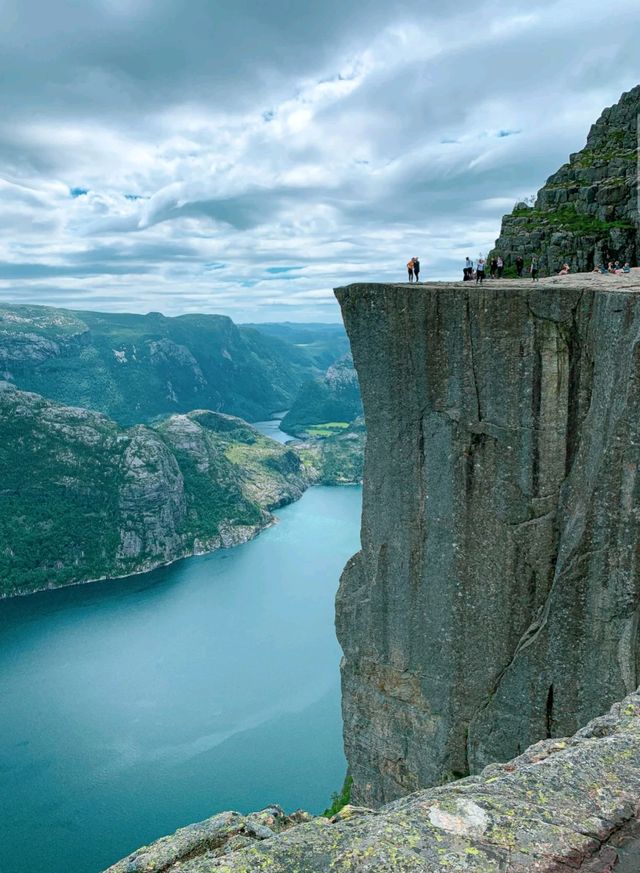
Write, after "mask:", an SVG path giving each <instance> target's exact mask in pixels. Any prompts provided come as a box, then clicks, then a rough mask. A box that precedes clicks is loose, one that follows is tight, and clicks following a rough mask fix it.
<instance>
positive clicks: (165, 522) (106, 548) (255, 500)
mask: <svg viewBox="0 0 640 873" xmlns="http://www.w3.org/2000/svg"><path fill="white" fill-rule="evenodd" d="M60 327H61V332H62V331H63V329H64V327H65V324H62V325H61V326H60ZM0 432H1V433H2V440H1V441H0V470H1V471H2V477H1V481H0V596H3V595H10V594H17V593H26V592H29V591H35V590H38V589H42V588H48V587H55V586H59V585H66V584H70V583H74V582H84V581H87V580H90V579H95V578H102V577H106V576H121V575H127V574H129V573H135V572H140V571H142V570H147V569H150V568H152V567H155V566H158V565H160V564H163V563H166V562H168V561H172V560H175V559H176V558H180V557H183V556H186V555H192V554H198V553H202V552H206V551H210V550H212V549H215V548H219V547H222V546H230V545H234V544H236V543H239V542H243V541H245V540H247V539H249V538H250V537H252V536H253V535H254V534H255V533H256V532H257V531H259V530H260V529H262V528H263V527H265V526H266V525H268V524H270V523H271V522H272V521H273V517H272V515H271V512H270V510H272V509H274V508H276V507H278V506H281V505H282V504H284V503H287V502H290V501H292V500H295V499H297V498H298V497H300V496H301V494H302V493H303V491H304V489H305V488H306V487H307V486H308V484H309V483H310V481H311V479H310V478H309V476H308V475H307V473H306V472H305V470H304V468H303V465H302V463H301V461H300V458H299V456H298V455H297V454H296V452H294V451H293V450H291V449H289V448H287V447H285V446H282V445H280V444H279V443H276V442H274V441H273V440H270V439H268V438H267V437H263V436H261V435H260V434H259V433H258V432H257V431H256V430H255V429H254V428H252V427H251V426H250V425H248V424H247V423H246V422H244V421H241V420H240V419H237V418H234V417H232V416H228V415H224V414H221V413H216V412H211V411H204V410H198V411H195V412H190V413H188V414H186V415H184V414H177V415H173V416H171V417H169V418H167V419H164V420H162V421H160V422H158V423H156V424H155V425H154V426H151V427H150V426H145V425H137V426H134V427H131V428H123V427H121V426H119V425H118V424H116V422H114V421H113V420H111V419H109V418H107V417H106V416H104V415H102V414H100V413H96V412H92V411H90V410H87V409H80V408H75V407H68V406H62V405H60V404H57V403H54V402H52V401H50V400H46V399H44V398H43V397H40V396H38V395H36V394H32V393H27V392H23V391H20V390H18V389H16V388H15V387H14V386H12V385H10V384H8V383H6V382H3V383H0Z"/></svg>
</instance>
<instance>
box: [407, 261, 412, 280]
mask: <svg viewBox="0 0 640 873" xmlns="http://www.w3.org/2000/svg"><path fill="white" fill-rule="evenodd" d="M407 273H408V274H409V281H410V282H413V258H411V260H410V261H408V262H407Z"/></svg>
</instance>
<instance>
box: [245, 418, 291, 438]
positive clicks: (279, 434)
mask: <svg viewBox="0 0 640 873" xmlns="http://www.w3.org/2000/svg"><path fill="white" fill-rule="evenodd" d="M286 414H287V413H286V412H277V413H274V417H273V418H272V419H270V420H269V421H254V422H253V425H252V426H253V427H255V429H256V430H258V431H260V433H261V434H263V435H264V436H268V437H271V439H272V440H276V442H278V443H288V442H289V440H294V439H296V437H294V436H291V434H290V433H285V432H284V431H283V430H280V425H281V424H282V419H283V418H284V417H285V415H286Z"/></svg>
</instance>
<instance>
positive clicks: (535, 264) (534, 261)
mask: <svg viewBox="0 0 640 873" xmlns="http://www.w3.org/2000/svg"><path fill="white" fill-rule="evenodd" d="M529 272H530V273H531V278H532V280H533V281H534V282H537V281H539V280H538V259H537V258H532V259H531V266H530V267H529Z"/></svg>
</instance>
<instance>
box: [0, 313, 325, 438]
mask: <svg viewBox="0 0 640 873" xmlns="http://www.w3.org/2000/svg"><path fill="white" fill-rule="evenodd" d="M314 372H315V366H314V364H313V362H312V361H311V359H310V358H309V356H308V355H307V354H306V353H305V352H304V350H302V349H298V348H296V347H295V346H293V345H291V344H288V343H285V342H283V341H282V340H280V339H278V338H275V337H271V336H268V335H267V334H265V333H262V332H258V331H255V330H252V329H250V328H238V327H237V326H236V325H235V324H234V323H233V322H232V321H231V320H230V319H229V318H225V317H223V316H219V315H183V316H179V317H177V318H166V317H165V316H163V315H161V314H160V313H153V312H152V313H149V314H148V315H131V314H126V313H125V314H115V313H113V314H108V313H99V312H71V311H67V310H60V309H53V308H51V307H44V306H9V305H0V378H3V379H5V380H6V381H10V382H12V383H14V384H15V385H16V386H17V387H18V388H21V389H23V390H26V391H34V392H36V393H38V394H42V395H43V396H45V397H49V398H50V399H52V400H56V401H58V402H60V403H65V404H71V405H74V406H84V407H86V408H87V409H93V410H96V411H98V412H103V413H105V414H106V415H109V416H110V417H111V418H113V419H115V420H116V421H118V422H119V423H120V424H137V423H141V422H148V421H151V420H153V419H154V418H156V417H158V416H161V415H167V414H171V413H173V412H188V411H189V410H191V409H197V408H201V407H205V408H209V409H215V410H218V411H222V412H228V413H233V414H235V415H239V416H241V417H243V418H247V419H252V420H259V419H261V418H266V417H268V416H269V414H270V413H272V412H274V411H277V410H280V409H286V408H287V407H288V406H289V405H290V404H291V402H292V400H293V398H294V397H295V396H296V394H297V392H298V390H299V388H300V386H301V385H302V383H303V382H304V381H305V379H307V378H309V377H310V375H311V374H313V373H314Z"/></svg>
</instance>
